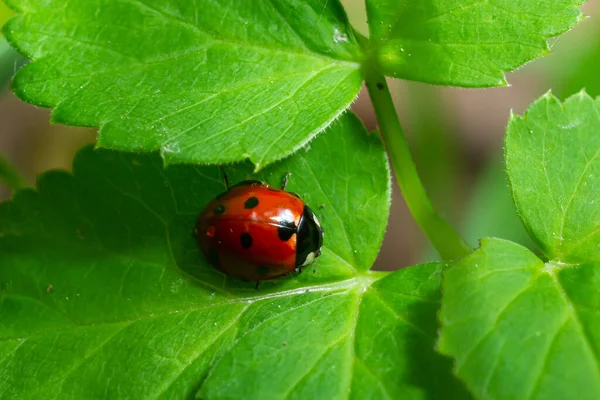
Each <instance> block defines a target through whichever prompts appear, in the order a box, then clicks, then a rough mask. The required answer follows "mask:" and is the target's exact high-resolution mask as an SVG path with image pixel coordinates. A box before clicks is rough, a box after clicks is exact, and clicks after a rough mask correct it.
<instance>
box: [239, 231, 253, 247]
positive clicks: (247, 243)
mask: <svg viewBox="0 0 600 400" xmlns="http://www.w3.org/2000/svg"><path fill="white" fill-rule="evenodd" d="M240 244H241V245H242V247H243V248H245V249H249V248H250V247H252V236H250V234H249V233H248V232H242V233H241V234H240Z"/></svg>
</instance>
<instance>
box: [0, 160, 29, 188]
mask: <svg viewBox="0 0 600 400" xmlns="http://www.w3.org/2000/svg"><path fill="white" fill-rule="evenodd" d="M0 182H2V183H4V185H5V186H6V187H7V188H8V189H11V190H13V191H17V190H19V189H23V188H25V187H27V186H29V185H28V184H27V182H26V181H25V179H23V177H22V176H21V175H20V174H19V173H18V172H17V170H16V169H15V168H14V167H13V166H12V164H10V163H9V162H8V161H7V160H6V159H5V158H4V157H3V156H2V155H0Z"/></svg>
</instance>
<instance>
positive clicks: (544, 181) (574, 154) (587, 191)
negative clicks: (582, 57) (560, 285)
mask: <svg viewBox="0 0 600 400" xmlns="http://www.w3.org/2000/svg"><path fill="white" fill-rule="evenodd" d="M598 131H600V99H598V100H594V99H592V98H591V97H589V96H588V95H586V94H585V93H584V92H581V93H579V94H578V95H575V96H572V97H570V98H569V99H568V100H566V101H565V102H564V103H563V104H561V103H560V101H559V100H558V99H556V98H555V97H554V96H552V95H551V94H547V95H546V96H544V97H542V98H541V99H540V100H538V101H536V102H535V103H534V104H533V105H532V106H531V107H530V108H529V110H528V111H527V113H526V114H525V116H523V117H519V116H513V117H512V118H511V121H510V123H509V125H508V129H507V136H506V168H507V170H508V176H509V180H510V184H511V187H512V192H513V197H514V200H515V204H516V207H517V211H518V213H519V214H520V215H521V218H522V219H523V223H524V224H525V226H526V228H527V229H528V230H529V232H530V234H531V236H532V237H533V239H534V240H535V241H536V242H537V243H538V245H539V247H540V249H541V250H542V252H543V253H544V255H545V256H546V257H548V258H549V259H552V260H556V261H561V262H565V263H579V262H586V261H595V262H598V261H600V255H599V254H600V253H599V252H598V249H599V248H600V205H599V204H596V201H598V200H599V199H598V193H600V135H598Z"/></svg>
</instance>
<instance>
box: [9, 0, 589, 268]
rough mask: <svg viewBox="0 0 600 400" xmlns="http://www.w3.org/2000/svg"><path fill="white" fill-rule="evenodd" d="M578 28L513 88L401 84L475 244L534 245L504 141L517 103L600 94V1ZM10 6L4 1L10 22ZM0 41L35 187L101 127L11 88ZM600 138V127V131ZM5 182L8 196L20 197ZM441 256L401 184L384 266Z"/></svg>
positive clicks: (434, 187)
mask: <svg viewBox="0 0 600 400" xmlns="http://www.w3.org/2000/svg"><path fill="white" fill-rule="evenodd" d="M342 2H343V3H344V4H345V5H346V7H347V10H348V14H349V16H350V19H351V21H352V22H353V24H354V26H355V27H356V28H357V29H358V30H359V31H360V32H362V33H364V34H366V33H367V24H366V16H365V11H364V0H342ZM583 10H584V13H585V14H586V15H587V16H589V18H587V19H586V20H585V21H583V22H582V23H581V24H580V25H579V26H577V27H576V28H575V29H574V30H573V31H571V32H569V33H567V34H565V35H563V36H561V37H560V38H557V39H554V40H552V43H551V47H552V50H553V52H552V54H551V55H549V56H547V57H544V58H541V59H538V60H535V61H534V62H532V63H530V64H528V65H526V66H525V67H523V68H522V69H521V70H519V71H516V72H513V73H510V74H509V76H508V81H509V82H510V83H511V85H512V86H511V87H507V88H496V89H460V88H446V87H435V86H430V85H425V84H419V83H412V82H404V81H391V82H390V84H391V89H392V91H393V95H394V97H395V102H396V107H397V108H398V111H399V114H400V118H401V122H402V124H403V126H404V128H405V131H406V134H407V136H408V137H409V140H410V142H411V148H412V150H413V154H414V157H415V160H416V162H417V166H418V168H419V171H420V173H421V176H422V179H423V181H424V183H425V186H426V188H427V190H428V192H429V193H430V195H431V198H432V200H433V202H434V203H435V204H436V206H437V207H438V208H439V209H440V211H441V212H442V213H443V214H444V215H445V216H446V217H447V218H448V219H450V220H451V221H452V222H453V223H454V225H455V226H457V227H458V228H459V230H460V231H461V232H462V233H463V235H464V236H465V237H466V238H467V240H468V241H469V242H470V243H471V244H472V245H473V246H475V245H476V244H477V240H478V239H479V238H481V237H483V236H495V237H501V238H505V239H511V240H514V241H516V242H518V243H521V244H524V245H526V246H530V245H531V243H530V241H529V239H528V237H527V234H526V232H525V231H524V229H523V228H522V226H521V224H520V222H519V219H518V217H517V216H516V214H515V212H514V209H513V205H512V200H511V198H510V193H509V190H508V185H507V181H506V177H505V174H504V166H503V164H502V147H503V146H502V141H503V136H504V129H505V126H506V122H507V121H508V117H509V114H510V111H511V109H512V110H513V111H514V112H515V113H523V111H524V110H525V109H526V108H527V107H528V105H529V104H531V102H532V101H533V100H535V99H536V98H538V97H539V96H541V95H542V94H544V93H545V92H546V91H548V90H550V89H551V90H552V91H553V93H555V94H556V95H557V96H559V97H560V98H565V97H567V96H569V95H571V94H573V93H576V92H578V91H579V90H581V89H582V88H586V89H587V91H588V92H589V93H590V94H591V95H593V96H599V95H600V5H599V4H597V3H592V2H589V3H588V4H586V5H585V6H584V7H583ZM9 16H10V11H9V10H8V9H7V8H6V6H4V5H3V4H2V3H1V2H0V24H2V23H4V21H5V20H6V19H7V18H9ZM25 61H26V60H24V59H23V58H22V57H20V56H19V55H18V54H17V53H16V52H15V51H14V50H12V49H11V48H10V47H9V46H8V45H7V43H6V41H5V40H4V39H3V38H1V37H0V157H2V158H4V159H6V160H7V161H8V162H10V163H12V164H13V165H15V166H16V168H17V170H18V171H19V172H20V173H21V174H22V175H23V176H24V178H25V180H26V181H27V183H28V184H29V185H32V186H33V185H35V177H36V175H37V174H39V173H41V172H43V171H45V170H48V169H53V168H62V169H69V168H70V165H71V160H72V157H73V155H74V153H75V152H76V151H77V149H79V148H80V147H81V146H83V145H84V144H86V143H92V142H93V141H94V139H95V131H94V130H91V129H84V128H75V127H68V126H62V125H50V124H49V123H48V120H49V116H50V111H49V110H47V109H43V108H39V107H34V106H32V105H29V104H25V103H23V102H21V101H20V100H18V99H17V98H16V97H15V96H14V95H13V94H12V93H11V92H10V90H9V80H10V77H11V76H12V75H13V73H14V72H15V71H16V70H17V69H18V68H19V67H20V66H21V65H22V64H23V63H24V62H25ZM352 109H353V111H354V112H356V113H357V114H358V115H359V116H360V117H361V118H362V119H363V121H364V122H365V124H366V125H367V127H368V128H369V129H375V126H376V121H375V117H374V114H373V111H372V108H371V104H370V101H369V98H368V96H367V94H366V92H365V91H364V90H363V91H362V92H361V95H360V96H359V98H358V100H357V101H356V102H355V103H354V105H353V106H352ZM599 134H600V133H599ZM10 195H11V194H10V192H9V191H8V190H7V189H6V188H4V187H2V186H1V184H0V200H4V199H7V198H9V197H10ZM434 259H437V255H436V253H435V251H433V250H432V249H431V248H430V247H429V245H428V244H427V240H426V239H425V238H424V236H423V234H422V233H421V232H420V231H419V229H418V227H417V226H416V224H415V223H414V221H413V220H412V218H411V216H410V214H409V213H408V210H407V209H406V206H405V204H404V202H403V200H402V196H401V194H400V193H399V190H398V189H397V187H394V198H393V202H392V209H391V215H390V221H389V225H388V229H387V233H386V238H385V241H384V246H383V248H382V250H381V252H380V255H379V257H378V260H377V265H376V268H378V269H385V270H393V269H397V268H399V267H402V266H406V265H411V264H414V263H417V262H422V261H428V260H434Z"/></svg>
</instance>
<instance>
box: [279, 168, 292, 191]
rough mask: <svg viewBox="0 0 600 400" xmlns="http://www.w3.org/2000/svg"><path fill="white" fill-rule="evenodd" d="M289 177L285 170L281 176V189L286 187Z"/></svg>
mask: <svg viewBox="0 0 600 400" xmlns="http://www.w3.org/2000/svg"><path fill="white" fill-rule="evenodd" d="M289 178H290V173H289V172H286V173H285V175H284V176H283V182H282V183H281V190H285V188H286V187H287V184H288V181H289Z"/></svg>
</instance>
